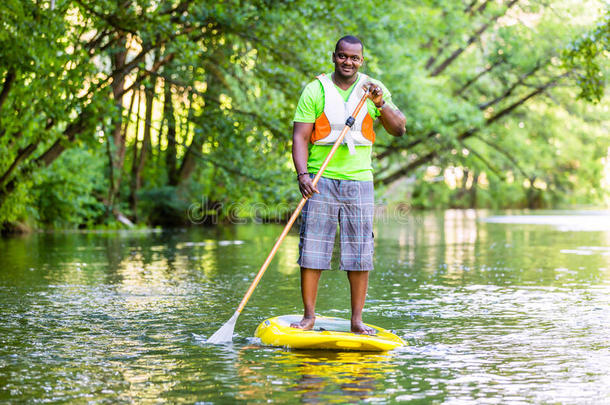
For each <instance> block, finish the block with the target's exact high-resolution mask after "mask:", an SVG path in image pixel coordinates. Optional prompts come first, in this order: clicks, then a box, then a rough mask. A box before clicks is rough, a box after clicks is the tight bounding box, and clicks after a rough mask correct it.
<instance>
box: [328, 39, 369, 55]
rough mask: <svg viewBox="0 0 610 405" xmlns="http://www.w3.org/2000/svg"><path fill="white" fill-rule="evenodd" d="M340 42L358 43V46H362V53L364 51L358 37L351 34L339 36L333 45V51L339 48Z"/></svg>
mask: <svg viewBox="0 0 610 405" xmlns="http://www.w3.org/2000/svg"><path fill="white" fill-rule="evenodd" d="M341 42H347V43H348V44H360V48H362V53H364V45H363V44H362V41H361V40H360V39H359V38H358V37H355V36H353V35H346V36H344V37H341V38H339V40H338V41H337V43H336V45H335V52H337V50H338V49H339V44H340V43H341Z"/></svg>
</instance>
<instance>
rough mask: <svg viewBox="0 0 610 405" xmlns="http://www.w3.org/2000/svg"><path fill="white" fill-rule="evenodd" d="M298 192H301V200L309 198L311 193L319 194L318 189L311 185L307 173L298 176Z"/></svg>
mask: <svg viewBox="0 0 610 405" xmlns="http://www.w3.org/2000/svg"><path fill="white" fill-rule="evenodd" d="M299 190H301V194H302V195H303V198H311V196H312V195H313V193H320V192H319V191H318V187H315V186H314V185H313V180H312V178H311V177H309V173H306V174H302V175H300V176H299Z"/></svg>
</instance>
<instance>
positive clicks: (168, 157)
mask: <svg viewBox="0 0 610 405" xmlns="http://www.w3.org/2000/svg"><path fill="white" fill-rule="evenodd" d="M164 93H165V97H164V98H163V116H164V118H165V120H166V122H167V149H166V150H165V167H166V169H167V179H168V183H169V185H170V186H175V185H177V184H178V168H177V166H176V162H177V157H176V117H175V116H174V104H173V102H172V85H171V83H170V82H169V81H167V80H166V81H165V83H164Z"/></svg>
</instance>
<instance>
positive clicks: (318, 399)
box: [235, 346, 397, 403]
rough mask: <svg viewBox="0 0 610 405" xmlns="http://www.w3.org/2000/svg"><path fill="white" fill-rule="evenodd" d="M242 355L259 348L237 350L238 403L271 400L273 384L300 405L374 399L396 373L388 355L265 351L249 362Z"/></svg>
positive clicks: (249, 347)
mask: <svg viewBox="0 0 610 405" xmlns="http://www.w3.org/2000/svg"><path fill="white" fill-rule="evenodd" d="M247 350H261V348H260V347H259V346H247V347H245V348H243V349H242V351H240V355H239V359H238V361H237V362H236V363H235V366H236V367H237V368H238V374H239V376H240V377H241V378H242V380H243V384H241V385H240V389H239V397H238V399H240V400H244V401H257V400H261V399H268V400H271V399H272V398H275V399H276V400H277V397H271V396H269V393H270V392H273V391H274V388H273V387H274V386H279V385H282V386H285V387H286V394H288V395H290V396H292V398H295V397H296V398H297V399H298V401H300V402H304V403H332V402H341V403H354V402H359V401H367V400H371V399H373V398H377V399H380V397H379V395H380V393H383V388H384V385H386V384H387V381H388V379H391V376H392V374H393V373H395V372H396V371H397V364H396V362H395V358H394V356H393V355H392V354H391V353H365V352H336V351H322V350H311V351H308V350H298V351H288V350H282V349H269V351H268V352H267V355H266V356H265V357H264V358H257V359H256V361H249V359H248V357H249V355H248V354H246V353H245V351H247ZM270 370H272V371H273V372H272V373H269V371H270Z"/></svg>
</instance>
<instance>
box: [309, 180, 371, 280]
mask: <svg viewBox="0 0 610 405" xmlns="http://www.w3.org/2000/svg"><path fill="white" fill-rule="evenodd" d="M318 190H319V191H320V193H319V194H317V193H316V194H314V195H313V197H311V198H310V199H309V200H307V203H306V204H305V207H304V208H303V213H302V222H301V234H300V236H301V237H300V242H299V260H298V264H299V265H300V266H301V267H305V268H308V269H320V270H327V269H330V263H331V258H332V254H333V246H334V243H335V235H336V234H337V225H339V228H340V238H341V265H340V268H341V270H360V271H369V270H373V212H374V190H373V182H372V181H355V180H336V179H328V178H325V177H322V178H320V181H319V182H318Z"/></svg>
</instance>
